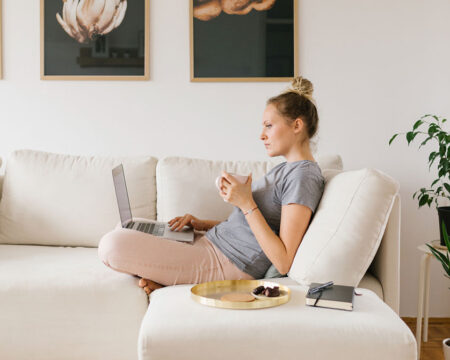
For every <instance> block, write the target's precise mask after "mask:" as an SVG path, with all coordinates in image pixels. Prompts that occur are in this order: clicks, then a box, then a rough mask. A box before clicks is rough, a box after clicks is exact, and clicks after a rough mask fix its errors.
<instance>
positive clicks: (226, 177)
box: [98, 77, 324, 294]
mask: <svg viewBox="0 0 450 360" xmlns="http://www.w3.org/2000/svg"><path fill="white" fill-rule="evenodd" d="M312 91H313V87H312V84H311V82H310V81H309V80H307V79H304V78H302V77H297V78H295V79H294V80H293V81H292V87H291V88H290V89H288V90H287V91H285V92H284V93H282V94H280V95H278V96H275V97H272V98H270V99H269V100H268V101H267V106H266V109H265V110H264V114H263V123H262V125H263V130H262V133H261V137H260V138H261V140H262V141H263V142H264V146H265V147H266V149H267V153H268V155H269V156H271V157H273V156H283V157H284V158H285V159H286V162H283V163H281V164H278V165H277V166H275V167H274V168H273V169H271V170H270V171H269V172H268V173H267V174H266V175H265V176H264V177H263V178H261V179H259V180H258V181H256V182H255V183H253V184H252V176H251V175H250V176H249V177H248V180H247V182H246V183H245V184H242V183H240V182H238V181H237V180H236V179H235V178H234V177H233V176H231V175H230V174H228V173H227V172H225V171H224V172H223V173H222V176H223V178H222V181H221V189H220V196H221V197H222V198H223V199H224V201H226V202H229V203H230V204H232V205H234V206H235V207H234V209H233V212H232V214H231V215H230V217H229V218H228V219H227V220H226V221H223V222H218V221H214V220H201V219H198V218H196V217H195V216H193V215H191V214H186V215H184V216H178V217H176V218H174V219H172V220H170V221H169V225H170V227H171V229H172V230H174V231H180V230H181V229H183V227H184V226H189V227H191V228H193V229H194V230H199V231H201V230H207V232H206V233H205V234H202V233H198V232H196V233H195V239H194V243H193V244H185V243H181V242H177V241H172V240H167V239H163V238H158V237H156V236H153V235H150V234H146V233H142V232H138V231H135V230H129V229H122V228H118V229H116V230H114V231H112V232H110V233H108V234H106V235H105V236H104V237H103V238H102V239H101V241H100V244H99V248H98V251H99V257H100V259H101V260H102V261H103V262H104V263H105V264H106V265H107V266H109V267H111V268H112V269H114V270H117V271H120V272H124V273H128V274H132V275H136V276H139V277H141V280H140V281H139V286H141V287H143V288H144V290H145V291H146V293H147V294H149V293H150V292H151V291H152V290H155V289H157V288H160V287H162V286H166V285H174V284H193V283H201V282H205V281H213V280H235V279H250V280H252V279H258V278H262V277H263V276H264V274H265V273H266V271H267V270H268V269H269V267H270V266H271V264H273V265H274V266H275V267H276V268H277V270H278V271H279V272H280V273H281V274H286V273H287V272H288V271H289V269H290V267H291V265H292V262H293V260H294V256H295V254H296V252H297V248H298V247H299V245H300V242H301V241H302V238H303V235H304V234H305V232H306V229H307V228H308V225H309V223H310V221H311V218H312V216H313V213H314V211H315V210H316V208H317V206H318V204H319V201H320V198H321V197H322V193H323V188H324V179H323V177H322V173H321V171H320V168H319V166H318V165H317V163H316V162H315V160H314V157H313V155H312V153H311V149H310V139H311V138H312V137H313V136H314V135H315V134H316V132H317V127H318V115H317V109H316V106H315V104H314V103H313V100H312V97H311V95H312Z"/></svg>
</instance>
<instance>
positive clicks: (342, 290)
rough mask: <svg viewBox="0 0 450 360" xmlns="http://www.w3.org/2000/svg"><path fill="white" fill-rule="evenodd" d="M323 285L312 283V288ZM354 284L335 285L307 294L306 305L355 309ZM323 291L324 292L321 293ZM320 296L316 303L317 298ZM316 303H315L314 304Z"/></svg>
mask: <svg viewBox="0 0 450 360" xmlns="http://www.w3.org/2000/svg"><path fill="white" fill-rule="evenodd" d="M319 285H322V284H320V283H312V284H311V285H310V288H313V287H316V286H319ZM354 292H355V288H354V287H353V286H345V285H333V286H331V287H329V288H326V289H325V290H323V291H319V292H316V293H315V294H311V295H310V294H306V305H310V306H319V307H326V308H331V309H342V310H353V294H354ZM321 293H322V294H321ZM319 296H320V298H319V300H318V301H317V303H316V300H317V298H318V297H319ZM314 304H315V305H314Z"/></svg>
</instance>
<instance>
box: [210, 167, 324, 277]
mask: <svg viewBox="0 0 450 360" xmlns="http://www.w3.org/2000/svg"><path fill="white" fill-rule="evenodd" d="M324 185H325V182H324V178H323V176H322V172H321V170H320V167H319V166H318V165H317V163H316V162H313V161H310V160H300V161H294V162H289V163H288V162H283V163H281V164H278V165H277V166H275V167H274V168H272V169H271V170H270V171H269V172H268V173H267V174H266V175H265V176H264V177H262V178H260V179H259V180H257V181H255V182H253V183H252V194H253V199H254V200H255V202H256V204H257V205H258V207H259V210H260V211H261V213H262V215H263V216H264V218H265V219H266V221H267V223H268V225H269V226H270V228H271V229H272V230H273V232H274V233H275V234H276V235H277V236H279V233H280V220H281V206H282V205H287V204H291V203H295V204H301V205H305V206H307V207H309V208H310V209H311V210H312V212H313V216H314V212H315V211H316V208H317V206H318V204H319V201H320V199H321V197H322V193H323V189H324ZM206 237H207V238H208V239H209V240H210V241H211V242H212V243H213V244H214V245H216V246H217V247H218V248H219V249H220V250H221V251H222V252H223V253H224V254H225V255H226V256H227V257H228V258H229V259H230V260H231V261H232V262H233V263H234V264H235V265H236V266H237V267H238V268H239V269H240V270H242V271H244V272H246V273H247V274H250V275H251V276H253V277H254V278H255V279H261V278H262V277H263V276H264V274H265V273H266V271H267V270H268V269H269V267H270V266H271V265H272V263H271V262H270V260H269V259H268V258H267V256H266V255H265V254H264V251H263V250H262V249H261V246H260V245H259V243H258V241H257V240H256V237H255V235H254V234H253V232H252V230H251V229H250V226H249V225H248V223H247V220H246V218H245V215H244V214H243V212H242V211H241V209H239V208H238V207H236V206H235V207H234V209H233V212H232V213H231V215H230V216H229V218H228V219H227V220H225V221H223V222H221V223H220V224H218V225H216V226H214V227H213V228H211V229H210V230H208V232H207V233H206Z"/></svg>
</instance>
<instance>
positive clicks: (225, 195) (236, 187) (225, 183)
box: [220, 171, 255, 211]
mask: <svg viewBox="0 0 450 360" xmlns="http://www.w3.org/2000/svg"><path fill="white" fill-rule="evenodd" d="M220 196H221V197H222V199H223V200H224V201H226V202H228V203H230V204H232V205H234V206H237V207H238V208H240V209H241V210H242V211H247V210H249V209H251V208H253V207H254V206H255V205H254V204H255V201H254V200H253V195H252V174H250V175H249V176H248V179H247V182H246V183H245V184H242V183H240V182H239V181H237V180H236V178H235V177H233V175H230V174H228V173H227V172H226V171H222V186H221V187H220Z"/></svg>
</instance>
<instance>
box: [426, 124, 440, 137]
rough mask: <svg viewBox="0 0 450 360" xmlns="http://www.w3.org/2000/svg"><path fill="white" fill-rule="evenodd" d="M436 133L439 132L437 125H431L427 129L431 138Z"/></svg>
mask: <svg viewBox="0 0 450 360" xmlns="http://www.w3.org/2000/svg"><path fill="white" fill-rule="evenodd" d="M438 131H439V130H438V129H437V125H436V124H431V125H430V127H429V128H428V135H430V136H433V135H434V134H435V133H436V132H438Z"/></svg>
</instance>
